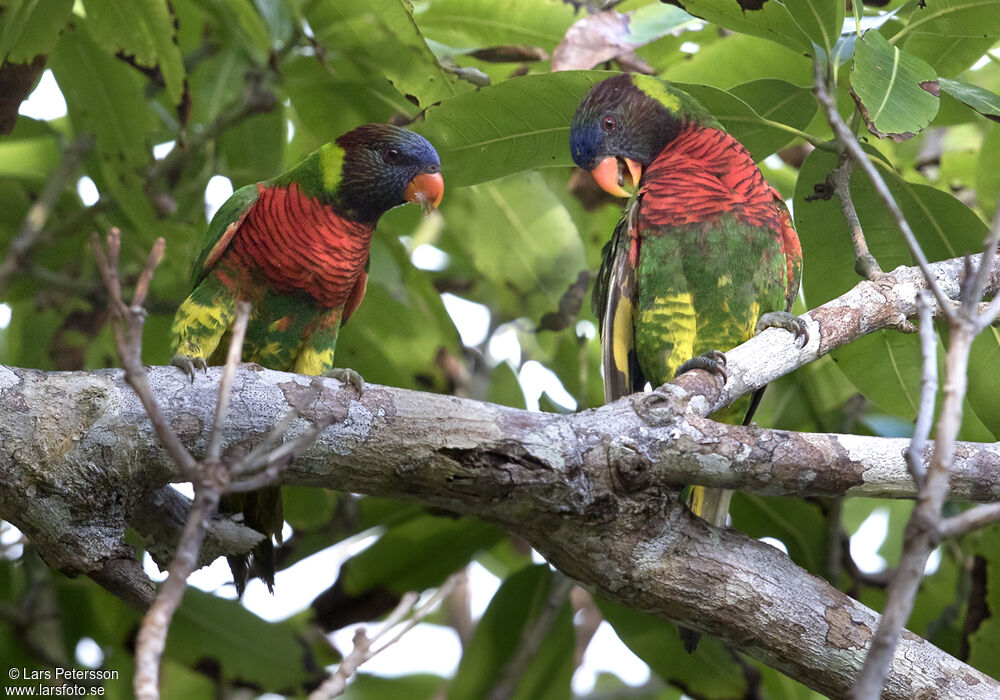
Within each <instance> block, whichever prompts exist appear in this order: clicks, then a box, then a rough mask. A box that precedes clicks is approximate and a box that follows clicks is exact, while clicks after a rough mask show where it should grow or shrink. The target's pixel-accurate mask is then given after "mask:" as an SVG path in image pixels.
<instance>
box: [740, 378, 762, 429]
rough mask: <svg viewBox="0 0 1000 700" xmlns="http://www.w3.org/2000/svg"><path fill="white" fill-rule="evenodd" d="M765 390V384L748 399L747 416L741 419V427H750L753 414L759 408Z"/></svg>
mask: <svg viewBox="0 0 1000 700" xmlns="http://www.w3.org/2000/svg"><path fill="white" fill-rule="evenodd" d="M766 390H767V384H765V385H764V386H762V387H761V388H760V389H758V390H757V391H755V392H753V396H752V397H751V398H750V408H748V409H747V414H746V415H745V416H744V417H743V425H750V421H752V420H753V414H755V413H756V412H757V409H758V408H759V407H760V402H761V399H763V398H764V391H766Z"/></svg>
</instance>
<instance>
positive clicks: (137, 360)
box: [90, 228, 198, 479]
mask: <svg viewBox="0 0 1000 700" xmlns="http://www.w3.org/2000/svg"><path fill="white" fill-rule="evenodd" d="M90 245H91V248H93V250H94V255H95V256H96V258H97V267H98V269H99V270H100V272H101V277H102V278H103V279H104V285H105V287H106V288H107V290H108V295H109V297H110V298H109V306H110V308H111V315H112V319H113V324H114V325H113V329H114V334H115V343H116V345H117V346H118V352H119V354H120V355H121V359H122V367H123V368H124V370H125V378H126V380H127V381H128V383H129V385H130V386H131V387H132V389H133V390H134V391H135V393H136V395H137V396H138V397H139V400H140V401H142V405H143V408H145V409H146V413H147V414H149V420H150V422H151V423H152V424H153V428H154V429H155V430H156V436H157V437H158V438H159V439H160V442H161V443H162V444H163V447H164V448H165V449H166V450H167V452H169V453H170V456H171V457H172V458H173V459H174V461H175V462H177V466H178V467H180V469H181V472H182V473H183V474H184V475H185V477H186V478H188V479H192V478H194V476H195V475H196V473H197V465H198V463H197V461H195V459H194V457H192V456H191V453H190V452H188V451H187V449H186V448H185V447H184V445H182V444H181V441H180V439H179V438H178V437H177V433H175V432H174V430H173V428H171V427H170V424H169V423H168V422H167V420H166V419H165V418H164V417H163V413H162V411H160V407H159V406H158V405H157V403H156V399H154V398H153V392H152V390H151V389H150V388H149V382H148V381H147V380H146V368H145V367H143V365H142V357H141V341H142V325H143V321H144V320H145V312H144V311H143V310H142V307H141V306H136V305H135V304H133V305H132V306H131V308H130V307H129V306H126V305H125V303H124V302H123V301H122V294H121V283H120V282H119V280H118V252H119V251H120V250H121V232H120V231H119V230H118V229H117V228H112V229H111V231H109V232H108V237H107V247H108V252H107V254H105V252H104V249H103V248H101V244H100V240H99V238H98V236H97V233H96V232H95V233H93V234H92V235H91V237H90ZM165 248H166V242H165V241H164V240H163V238H157V239H156V242H155V243H154V244H153V249H152V251H150V254H149V259H148V260H147V262H146V268H147V269H148V270H149V271H150V272H149V275H150V276H151V275H152V270H155V268H156V266H157V265H158V264H159V263H160V260H161V259H162V258H163V251H164V249H165ZM143 277H146V273H145V270H144V271H143ZM147 285H148V282H147ZM136 291H137V293H139V292H142V297H140V298H143V297H144V296H145V290H144V289H142V288H137V290H136Z"/></svg>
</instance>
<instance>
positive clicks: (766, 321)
mask: <svg viewBox="0 0 1000 700" xmlns="http://www.w3.org/2000/svg"><path fill="white" fill-rule="evenodd" d="M767 328H784V329H785V330H786V331H788V332H789V333H793V334H794V335H795V339H796V340H800V339H801V340H802V342H801V343H799V347H800V348H804V347H805V346H806V345H808V344H809V327H808V326H807V325H806V322H805V321H803V320H802V319H801V318H799V317H798V316H796V315H795V314H791V313H788V312H787V311H769V312H767V313H766V314H762V315H761V317H760V318H758V319H757V325H755V326H754V329H753V332H754V334H755V335H756V334H757V333H760V332H761V331H763V330H765V329H767Z"/></svg>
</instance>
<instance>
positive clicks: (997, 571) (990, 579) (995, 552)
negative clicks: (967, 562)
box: [969, 530, 1000, 678]
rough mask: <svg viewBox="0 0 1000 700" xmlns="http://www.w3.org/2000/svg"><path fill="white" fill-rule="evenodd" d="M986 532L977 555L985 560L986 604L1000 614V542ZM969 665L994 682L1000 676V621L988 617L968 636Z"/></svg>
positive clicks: (977, 548) (980, 539) (993, 617)
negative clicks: (990, 677) (989, 676)
mask: <svg viewBox="0 0 1000 700" xmlns="http://www.w3.org/2000/svg"><path fill="white" fill-rule="evenodd" d="M991 534H993V531H991V530H984V531H983V532H982V533H981V535H982V536H981V537H980V538H979V541H978V543H977V546H976V553H977V554H978V555H979V556H980V557H982V558H983V559H984V560H985V565H986V571H985V577H986V592H985V600H984V601H983V602H984V603H985V605H986V607H987V609H988V610H990V611H993V610H1000V585H998V584H1000V538H997V537H995V536H994V537H990V536H989V535H991ZM969 663H971V664H972V665H973V666H975V667H976V668H978V669H979V670H980V671H983V672H984V673H988V674H990V675H991V676H993V677H994V678H996V677H997V676H1000V617H998V616H997V615H994V614H990V615H988V616H986V618H985V619H983V620H982V622H981V623H980V625H979V627H978V629H976V630H975V631H974V632H973V633H972V634H970V635H969Z"/></svg>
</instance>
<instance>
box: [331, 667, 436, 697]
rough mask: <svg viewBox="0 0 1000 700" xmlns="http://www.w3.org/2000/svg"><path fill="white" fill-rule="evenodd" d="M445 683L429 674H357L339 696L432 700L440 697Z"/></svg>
mask: <svg viewBox="0 0 1000 700" xmlns="http://www.w3.org/2000/svg"><path fill="white" fill-rule="evenodd" d="M446 683H447V681H446V680H445V679H444V678H441V677H440V676H434V675H431V674H429V673H421V674H411V675H407V676H397V677H395V678H383V677H381V676H373V675H370V674H367V673H357V674H355V675H354V676H353V677H352V678H351V684H350V685H349V686H347V690H345V691H344V694H343V695H341V696H340V697H342V698H343V699H344V700H398V699H399V698H405V699H406V700H433V699H434V698H437V697H440V693H441V689H442V688H444V686H445V684H446Z"/></svg>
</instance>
